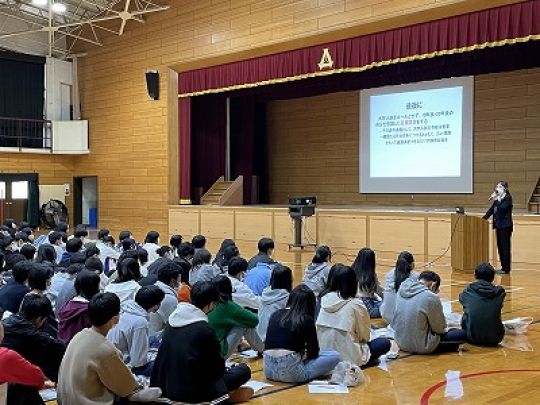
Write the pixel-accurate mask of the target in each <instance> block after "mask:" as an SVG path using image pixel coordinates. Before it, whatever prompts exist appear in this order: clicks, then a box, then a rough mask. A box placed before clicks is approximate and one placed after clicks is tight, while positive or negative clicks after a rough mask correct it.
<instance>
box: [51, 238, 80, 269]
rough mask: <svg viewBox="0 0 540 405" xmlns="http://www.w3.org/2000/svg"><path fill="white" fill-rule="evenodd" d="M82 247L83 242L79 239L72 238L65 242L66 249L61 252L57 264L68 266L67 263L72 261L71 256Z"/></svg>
mask: <svg viewBox="0 0 540 405" xmlns="http://www.w3.org/2000/svg"><path fill="white" fill-rule="evenodd" d="M82 248H83V242H82V240H81V239H79V238H72V239H70V240H68V241H67V242H66V251H65V252H64V253H63V254H62V257H61V259H60V263H58V266H60V267H69V265H70V264H72V263H73V262H72V261H71V256H73V255H74V254H75V253H77V252H80V251H81V250H82ZM85 260H86V258H85Z"/></svg>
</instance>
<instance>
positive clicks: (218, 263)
mask: <svg viewBox="0 0 540 405" xmlns="http://www.w3.org/2000/svg"><path fill="white" fill-rule="evenodd" d="M229 246H236V243H235V242H234V240H232V239H224V240H223V242H221V246H220V247H219V250H218V252H217V253H216V256H215V257H214V261H213V262H212V264H213V265H215V266H217V267H219V268H220V269H221V268H222V263H223V260H224V257H223V254H224V252H225V249H227V248H228V247H229Z"/></svg>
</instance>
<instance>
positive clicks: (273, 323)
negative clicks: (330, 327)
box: [264, 284, 340, 383]
mask: <svg viewBox="0 0 540 405" xmlns="http://www.w3.org/2000/svg"><path fill="white" fill-rule="evenodd" d="M315 303H316V300H315V294H313V291H312V290H311V289H310V288H309V287H308V286H306V285H304V284H300V285H299V286H297V287H296V288H295V289H294V290H292V292H291V295H290V297H289V301H288V302H287V307H286V308H284V309H279V310H278V311H276V312H275V313H274V314H273V315H272V316H271V318H270V323H269V325H268V331H267V332H266V343H265V351H264V374H265V376H266V378H268V379H270V380H275V381H282V382H288V383H301V382H306V381H310V380H313V379H315V378H319V377H323V376H326V375H328V374H329V373H330V372H331V371H332V370H333V369H334V367H336V365H337V364H338V363H339V361H340V356H339V353H338V352H336V351H333V350H323V351H320V350H319V342H318V339H317V330H316V328H315V319H314V316H315Z"/></svg>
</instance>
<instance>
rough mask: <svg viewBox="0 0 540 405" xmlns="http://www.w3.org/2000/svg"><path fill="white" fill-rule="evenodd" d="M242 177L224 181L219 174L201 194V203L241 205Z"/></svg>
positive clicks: (242, 197) (242, 193)
mask: <svg viewBox="0 0 540 405" xmlns="http://www.w3.org/2000/svg"><path fill="white" fill-rule="evenodd" d="M243 184H244V181H243V177H242V176H238V178H237V179H236V180H235V181H225V180H224V177H223V176H221V177H220V178H219V179H217V181H216V182H215V183H214V184H213V185H212V187H210V189H209V190H208V191H207V192H206V193H205V194H204V195H203V196H202V198H201V205H220V206H221V205H242V203H243V199H244V189H243Z"/></svg>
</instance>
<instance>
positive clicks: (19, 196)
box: [11, 181, 28, 200]
mask: <svg viewBox="0 0 540 405" xmlns="http://www.w3.org/2000/svg"><path fill="white" fill-rule="evenodd" d="M11 198H12V199H14V200H26V199H28V182H27V181H14V182H12V183H11Z"/></svg>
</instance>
